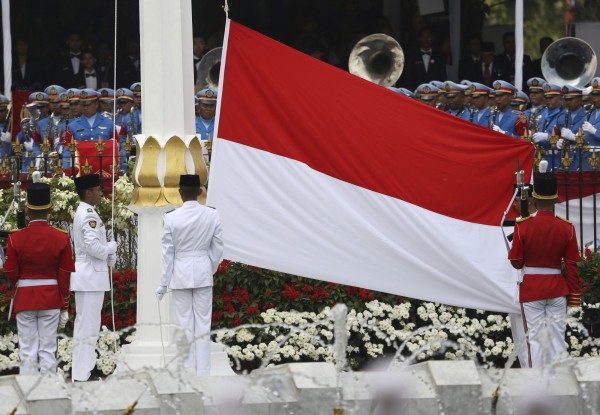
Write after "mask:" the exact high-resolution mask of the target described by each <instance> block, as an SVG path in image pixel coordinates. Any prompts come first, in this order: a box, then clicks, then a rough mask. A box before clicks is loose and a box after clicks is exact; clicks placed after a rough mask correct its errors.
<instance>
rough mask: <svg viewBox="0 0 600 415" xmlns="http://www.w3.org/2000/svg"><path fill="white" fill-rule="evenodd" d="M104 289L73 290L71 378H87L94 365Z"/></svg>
mask: <svg viewBox="0 0 600 415" xmlns="http://www.w3.org/2000/svg"><path fill="white" fill-rule="evenodd" d="M103 301H104V291H75V312H76V317H75V328H74V330H73V368H72V374H73V376H72V377H73V380H83V381H85V380H88V379H89V377H90V375H91V374H92V370H93V369H94V367H95V366H96V343H97V342H98V337H99V336H100V321H101V313H102V303H103Z"/></svg>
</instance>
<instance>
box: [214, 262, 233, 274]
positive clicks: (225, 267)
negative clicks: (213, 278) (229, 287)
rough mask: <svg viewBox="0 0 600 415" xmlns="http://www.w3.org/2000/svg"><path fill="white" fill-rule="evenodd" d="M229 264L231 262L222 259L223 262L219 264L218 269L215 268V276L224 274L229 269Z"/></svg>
mask: <svg viewBox="0 0 600 415" xmlns="http://www.w3.org/2000/svg"><path fill="white" fill-rule="evenodd" d="M230 263H231V261H230V260H228V259H224V260H223V261H221V263H220V264H219V268H217V275H221V274H225V273H226V272H227V270H228V269H229V264H230Z"/></svg>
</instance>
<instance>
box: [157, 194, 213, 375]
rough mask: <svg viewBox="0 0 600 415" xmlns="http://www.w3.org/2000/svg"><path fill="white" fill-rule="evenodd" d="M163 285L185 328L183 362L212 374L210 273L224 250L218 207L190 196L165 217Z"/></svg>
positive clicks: (206, 373) (197, 369) (199, 372)
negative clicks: (187, 347) (186, 355)
mask: <svg viewBox="0 0 600 415" xmlns="http://www.w3.org/2000/svg"><path fill="white" fill-rule="evenodd" d="M162 250H163V269H162V277H161V286H166V287H169V288H170V289H171V290H173V292H172V295H173V304H174V307H175V317H176V318H177V322H178V324H179V325H180V326H181V327H182V328H183V329H185V330H186V335H187V338H188V340H189V341H190V355H189V358H188V361H187V362H186V366H187V367H189V368H191V369H193V370H195V371H196V374H197V375H198V376H207V375H209V374H210V339H209V338H208V333H209V332H210V321H211V317H212V286H213V274H214V273H215V272H216V271H217V267H218V266H219V261H220V260H221V256H222V255H223V238H222V231H221V220H220V218H219V214H218V213H217V211H216V210H214V209H211V208H209V207H206V206H203V205H201V204H199V203H198V202H196V201H188V202H185V203H184V204H183V206H181V207H180V208H179V209H176V210H174V211H172V212H170V213H167V214H165V216H164V228H163V236H162Z"/></svg>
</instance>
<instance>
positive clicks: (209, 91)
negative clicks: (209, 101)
mask: <svg viewBox="0 0 600 415" xmlns="http://www.w3.org/2000/svg"><path fill="white" fill-rule="evenodd" d="M213 95H214V93H213V92H212V90H210V89H209V90H208V91H206V97H207V98H212V96H213Z"/></svg>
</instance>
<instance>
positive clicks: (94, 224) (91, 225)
mask: <svg viewBox="0 0 600 415" xmlns="http://www.w3.org/2000/svg"><path fill="white" fill-rule="evenodd" d="M89 224H90V228H92V229H96V221H95V220H91V221H90V222H89Z"/></svg>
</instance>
